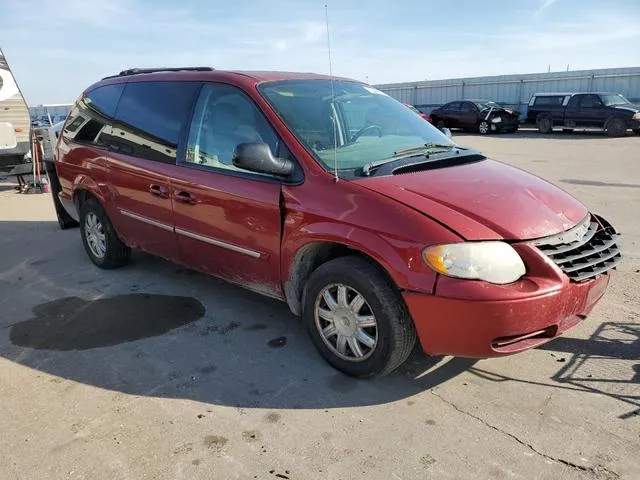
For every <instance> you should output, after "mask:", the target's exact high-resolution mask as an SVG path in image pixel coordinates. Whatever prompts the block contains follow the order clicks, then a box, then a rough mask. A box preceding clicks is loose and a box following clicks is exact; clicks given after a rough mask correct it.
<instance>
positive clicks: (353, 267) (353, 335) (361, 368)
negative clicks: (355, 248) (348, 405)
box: [302, 256, 416, 378]
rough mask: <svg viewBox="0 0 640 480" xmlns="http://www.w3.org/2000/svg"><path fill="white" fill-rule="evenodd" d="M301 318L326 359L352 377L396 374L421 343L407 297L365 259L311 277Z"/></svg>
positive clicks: (347, 260) (342, 261)
mask: <svg viewBox="0 0 640 480" xmlns="http://www.w3.org/2000/svg"><path fill="white" fill-rule="evenodd" d="M341 288H342V289H343V290H342V292H343V298H342V299H341V296H340V289H341ZM327 295H328V298H329V301H327ZM358 296H359V297H361V298H360V299H358ZM355 299H358V301H355ZM356 304H359V305H360V306H359V307H356V306H355V305H356ZM302 318H303V321H304V322H305V323H306V325H307V329H308V330H309V334H310V336H311V340H312V341H313V343H314V344H315V346H316V348H317V349H318V351H319V352H320V354H321V355H322V356H323V357H324V359H325V360H326V361H327V362H329V363H330V364H331V365H333V366H334V367H335V368H336V369H338V370H340V371H342V372H344V373H346V374H347V375H351V376H353V377H358V378H370V377H374V376H383V375H386V374H388V373H391V372H392V371H393V370H395V369H396V368H398V367H399V366H400V365H402V363H404V361H405V360H406V359H407V357H408V356H409V354H410V353H411V351H412V350H413V346H414V344H415V341H416V332H415V329H414V326H413V321H412V320H411V317H410V316H409V313H408V312H407V309H406V307H405V304H404V300H403V298H402V296H401V295H400V293H399V292H398V290H397V289H396V288H395V287H394V286H393V285H392V284H391V283H390V281H389V280H388V279H387V278H386V277H385V276H384V275H383V273H382V272H381V271H380V270H379V269H378V268H377V267H376V266H375V265H373V264H372V263H371V262H369V261H367V260H365V259H363V258H361V257H356V256H352V257H341V258H337V259H335V260H331V261H329V262H327V263H325V264H323V265H321V266H320V267H318V269H317V270H315V271H314V272H313V273H312V274H311V277H310V278H309V280H308V282H307V284H306V286H305V291H304V296H303V311H302ZM365 325H369V326H368V327H367V326H365ZM331 326H333V327H334V328H333V330H331V329H330V328H329V327H331ZM329 332H331V333H329ZM363 333H364V335H361V334H363ZM341 338H342V348H340V341H341ZM361 338H364V341H363V342H360V339H361ZM374 340H375V341H374ZM353 342H355V343H353ZM352 345H353V347H352ZM340 350H342V353H340Z"/></svg>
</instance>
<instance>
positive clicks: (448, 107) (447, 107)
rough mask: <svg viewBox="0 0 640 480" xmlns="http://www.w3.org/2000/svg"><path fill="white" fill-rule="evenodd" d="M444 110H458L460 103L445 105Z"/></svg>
mask: <svg viewBox="0 0 640 480" xmlns="http://www.w3.org/2000/svg"><path fill="white" fill-rule="evenodd" d="M442 108H443V109H445V110H460V102H451V103H447V104H446V105H445V106H444V107H442Z"/></svg>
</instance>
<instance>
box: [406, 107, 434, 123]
mask: <svg viewBox="0 0 640 480" xmlns="http://www.w3.org/2000/svg"><path fill="white" fill-rule="evenodd" d="M404 106H405V107H407V108H408V109H409V110H411V111H412V112H415V113H417V114H418V115H420V117H422V118H423V119H424V120H426V121H427V122H429V123H431V118H429V115H427V114H426V113H424V112H421V111H420V110H418V109H417V108H416V107H414V106H413V105H411V104H410V103H405V104H404Z"/></svg>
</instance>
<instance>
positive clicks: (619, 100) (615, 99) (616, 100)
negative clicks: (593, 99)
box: [600, 94, 631, 107]
mask: <svg viewBox="0 0 640 480" xmlns="http://www.w3.org/2000/svg"><path fill="white" fill-rule="evenodd" d="M600 98H601V99H602V103H604V105H605V106H607V107H610V106H612V105H626V104H627V103H631V102H629V100H627V99H626V98H624V97H623V96H622V95H620V94H617V95H600Z"/></svg>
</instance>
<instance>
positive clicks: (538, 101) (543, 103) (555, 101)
mask: <svg viewBox="0 0 640 480" xmlns="http://www.w3.org/2000/svg"><path fill="white" fill-rule="evenodd" d="M563 100H564V97H563V96H544V97H536V98H535V101H534V105H535V106H536V107H559V106H561V105H562V102H563Z"/></svg>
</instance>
